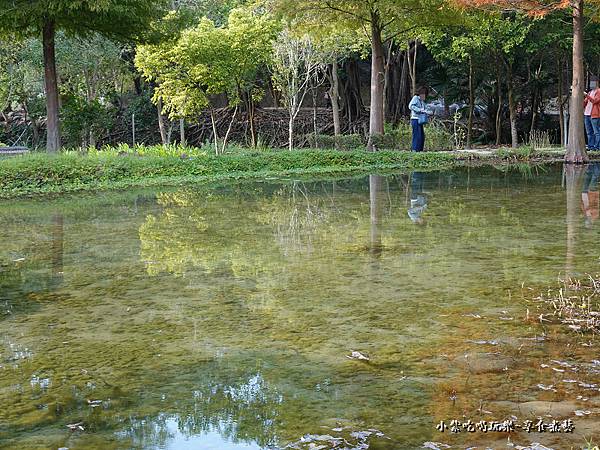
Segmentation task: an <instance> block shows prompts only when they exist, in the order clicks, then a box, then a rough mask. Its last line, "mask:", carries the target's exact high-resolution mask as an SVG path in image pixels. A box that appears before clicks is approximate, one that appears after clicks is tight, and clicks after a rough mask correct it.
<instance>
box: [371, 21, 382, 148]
mask: <svg viewBox="0 0 600 450" xmlns="http://www.w3.org/2000/svg"><path fill="white" fill-rule="evenodd" d="M371 53H372V57H371V108H370V112H369V142H368V145H367V148H368V150H370V151H372V150H373V149H374V147H373V136H375V135H383V133H384V114H383V81H384V80H383V76H384V64H383V59H384V56H383V42H382V36H381V28H380V26H379V17H378V16H377V15H376V14H372V20H371Z"/></svg>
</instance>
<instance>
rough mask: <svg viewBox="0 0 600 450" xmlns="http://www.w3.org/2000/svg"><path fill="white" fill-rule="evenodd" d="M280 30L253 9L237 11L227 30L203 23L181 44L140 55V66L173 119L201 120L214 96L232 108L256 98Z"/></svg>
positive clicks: (146, 50) (183, 36) (148, 48)
mask: <svg viewBox="0 0 600 450" xmlns="http://www.w3.org/2000/svg"><path fill="white" fill-rule="evenodd" d="M277 27H278V24H277V22H276V21H274V20H273V19H272V18H271V17H270V16H268V15H260V14H257V13H255V12H254V11H252V10H250V9H248V8H237V9H234V10H233V11H232V12H231V13H230V15H229V20H228V24H227V26H223V27H217V26H215V24H214V23H213V22H212V21H211V20H209V19H207V18H203V19H202V20H201V21H200V23H199V24H198V25H197V26H195V27H193V28H190V29H187V30H185V31H184V32H182V33H181V36H180V37H179V38H178V39H177V40H176V41H175V42H168V43H163V44H160V45H151V46H144V47H141V48H140V49H139V52H138V55H137V57H136V66H137V67H138V69H139V70H140V71H141V72H142V74H143V76H144V77H145V78H146V79H147V80H149V81H152V82H154V83H155V84H156V86H157V87H156V90H155V100H158V99H159V98H160V99H162V101H163V105H164V108H165V111H166V112H168V114H169V115H170V116H171V117H190V116H194V115H197V114H199V113H200V112H202V110H203V109H205V108H206V107H207V106H209V104H210V96H211V95H216V94H226V95H227V97H228V99H229V101H230V103H231V104H237V103H238V102H239V101H240V99H241V97H242V96H244V95H253V91H254V87H255V84H256V82H257V75H258V71H259V70H260V68H261V67H264V66H265V65H266V64H267V63H268V61H269V60H270V56H271V51H272V41H273V39H274V38H275V35H276V32H277Z"/></svg>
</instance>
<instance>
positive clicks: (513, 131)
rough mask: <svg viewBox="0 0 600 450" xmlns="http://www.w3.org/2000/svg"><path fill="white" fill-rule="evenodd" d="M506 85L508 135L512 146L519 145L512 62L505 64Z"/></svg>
mask: <svg viewBox="0 0 600 450" xmlns="http://www.w3.org/2000/svg"><path fill="white" fill-rule="evenodd" d="M506 85H507V89H508V112H509V116H510V136H511V145H512V148H517V147H518V146H519V133H518V129H517V106H516V104H515V98H514V95H515V94H514V88H513V75H512V63H508V64H507V80H506Z"/></svg>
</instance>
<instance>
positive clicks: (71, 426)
mask: <svg viewBox="0 0 600 450" xmlns="http://www.w3.org/2000/svg"><path fill="white" fill-rule="evenodd" d="M67 428H68V429H69V430H71V431H77V430H79V431H83V430H84V429H85V428H83V422H77V423H70V424H68V425H67Z"/></svg>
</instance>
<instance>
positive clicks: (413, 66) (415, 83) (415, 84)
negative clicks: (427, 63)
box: [411, 39, 419, 95]
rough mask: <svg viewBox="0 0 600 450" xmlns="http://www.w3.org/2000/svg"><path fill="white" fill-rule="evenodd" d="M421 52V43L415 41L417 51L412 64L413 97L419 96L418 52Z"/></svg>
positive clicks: (414, 53) (415, 50)
mask: <svg viewBox="0 0 600 450" xmlns="http://www.w3.org/2000/svg"><path fill="white" fill-rule="evenodd" d="M418 50H419V41H417V40H416V39H415V49H414V51H413V62H412V72H411V79H412V91H413V95H417V52H418Z"/></svg>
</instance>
